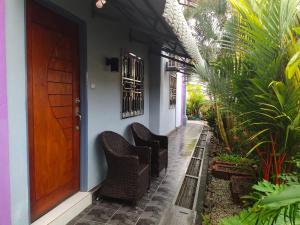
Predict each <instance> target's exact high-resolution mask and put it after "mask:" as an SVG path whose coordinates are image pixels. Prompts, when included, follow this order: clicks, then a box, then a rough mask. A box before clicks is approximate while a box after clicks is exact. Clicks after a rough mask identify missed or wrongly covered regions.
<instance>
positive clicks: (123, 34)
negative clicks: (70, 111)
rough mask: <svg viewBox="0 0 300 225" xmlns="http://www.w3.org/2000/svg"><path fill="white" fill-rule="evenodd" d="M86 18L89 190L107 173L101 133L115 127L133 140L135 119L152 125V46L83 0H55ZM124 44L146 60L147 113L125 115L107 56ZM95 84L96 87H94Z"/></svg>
mask: <svg viewBox="0 0 300 225" xmlns="http://www.w3.org/2000/svg"><path fill="white" fill-rule="evenodd" d="M52 2H54V3H56V4H58V5H59V6H61V7H63V8H64V9H66V10H68V11H70V12H71V13H72V14H74V15H75V16H77V17H79V18H80V19H81V20H83V21H84V22H85V23H86V25H87V28H86V29H87V98H88V109H87V112H88V115H87V116H88V131H87V132H88V140H87V145H88V146H87V151H88V156H87V158H88V163H87V166H88V176H87V177H88V180H87V183H88V185H87V190H91V189H92V188H94V187H95V186H97V185H99V184H100V183H101V182H102V181H103V180H104V179H105V175H106V162H105V156H104V154H103V151H101V150H100V149H99V147H98V146H97V142H96V139H97V136H98V135H99V134H100V133H101V132H102V131H105V130H112V131H115V132H117V133H120V134H121V135H124V136H125V137H126V138H127V139H128V140H131V133H130V132H129V129H128V125H129V124H131V123H132V122H134V121H138V122H140V123H143V124H144V125H146V126H149V85H148V66H149V60H148V48H147V47H146V46H144V45H141V44H137V43H133V42H129V30H128V29H126V28H123V27H122V26H121V25H119V24H117V23H111V22H108V21H103V19H101V18H100V17H97V16H93V14H92V5H91V4H87V3H86V2H85V1H82V0H73V1H65V0H52ZM121 48H124V49H128V50H129V51H132V52H133V53H135V54H136V55H138V56H140V57H142V58H144V60H145V108H144V112H145V113H144V115H142V116H137V117H133V118H128V119H124V120H122V119H121V114H120V113H121V99H120V98H121V88H120V85H121V84H120V80H121V78H120V73H119V72H110V71H109V68H107V67H106V66H105V57H109V58H110V57H119V58H120V53H121ZM91 85H95V88H93V89H92V88H91Z"/></svg>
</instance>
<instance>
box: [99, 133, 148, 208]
mask: <svg viewBox="0 0 300 225" xmlns="http://www.w3.org/2000/svg"><path fill="white" fill-rule="evenodd" d="M100 142H101V144H102V147H103V149H104V152H105V156H106V160H107V164H108V173H107V178H106V180H105V182H104V184H103V185H102V186H101V188H100V189H99V194H100V196H103V197H109V198H115V199H121V200H128V201H132V202H133V203H134V204H136V201H137V200H139V199H140V198H141V197H142V196H143V195H144V193H145V192H146V191H147V189H149V187H150V179H151V150H150V149H149V148H148V147H135V146H133V145H131V144H129V143H128V142H127V141H126V140H125V139H124V138H123V137H122V136H120V135H119V134H117V133H114V132H111V131H105V132H103V133H102V134H100Z"/></svg>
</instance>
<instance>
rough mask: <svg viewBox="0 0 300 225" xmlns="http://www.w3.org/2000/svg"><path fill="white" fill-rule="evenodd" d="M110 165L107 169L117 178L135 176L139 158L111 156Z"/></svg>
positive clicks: (135, 156) (133, 156)
mask: <svg viewBox="0 0 300 225" xmlns="http://www.w3.org/2000/svg"><path fill="white" fill-rule="evenodd" d="M110 160H111V165H112V167H111V168H109V169H110V170H112V171H111V172H112V173H113V174H115V175H116V174H117V175H119V176H122V177H123V176H128V174H137V173H138V168H139V157H138V156H137V155H125V156H123V155H115V154H113V155H112V154H111V158H110Z"/></svg>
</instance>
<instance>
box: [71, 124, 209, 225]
mask: <svg viewBox="0 0 300 225" xmlns="http://www.w3.org/2000/svg"><path fill="white" fill-rule="evenodd" d="M202 126H203V125H202V124H201V123H199V122H196V123H191V122H189V123H188V124H187V126H185V127H181V128H179V129H177V131H175V132H173V133H171V134H170V136H169V163H168V165H169V166H168V170H167V173H165V171H164V170H163V171H162V172H161V173H160V176H159V177H158V178H152V181H151V187H150V192H149V193H146V194H145V195H144V196H143V198H142V199H141V200H139V201H138V202H137V205H136V206H132V205H130V203H125V202H119V201H117V200H107V199H101V200H99V201H96V200H94V201H93V204H92V205H91V206H89V207H88V208H86V209H85V210H84V211H83V212H82V213H80V214H79V215H78V216H77V217H76V218H74V219H73V220H72V221H71V222H69V223H68V225H156V224H159V222H160V220H161V219H162V217H163V214H164V213H165V212H166V210H167V209H168V208H169V206H170V205H172V204H173V201H174V198H175V196H176V194H177V192H178V190H179V188H180V184H181V180H182V178H183V176H184V174H185V171H186V168H187V165H188V162H189V159H190V156H191V154H192V152H193V150H194V146H195V144H196V142H197V140H198V137H199V134H200V132H201V129H202Z"/></svg>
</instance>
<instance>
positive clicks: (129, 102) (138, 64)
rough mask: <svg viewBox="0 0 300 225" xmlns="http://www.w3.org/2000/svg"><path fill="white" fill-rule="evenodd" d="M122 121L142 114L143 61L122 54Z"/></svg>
mask: <svg viewBox="0 0 300 225" xmlns="http://www.w3.org/2000/svg"><path fill="white" fill-rule="evenodd" d="M121 74H122V85H121V88H122V119H125V118H128V117H133V116H139V115H143V114H144V60H143V59H142V58H140V57H138V56H136V55H135V54H133V53H130V52H124V53H123V54H122V68H121Z"/></svg>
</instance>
